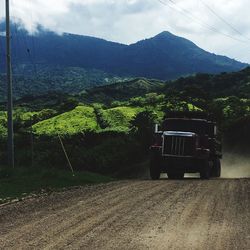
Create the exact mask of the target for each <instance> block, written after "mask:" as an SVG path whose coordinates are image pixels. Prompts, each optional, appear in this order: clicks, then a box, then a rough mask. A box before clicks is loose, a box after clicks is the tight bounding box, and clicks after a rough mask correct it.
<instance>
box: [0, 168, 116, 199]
mask: <svg viewBox="0 0 250 250" xmlns="http://www.w3.org/2000/svg"><path fill="white" fill-rule="evenodd" d="M112 180H113V179H112V178H111V177H107V176H103V175H99V174H94V173H90V172H75V176H74V177H73V176H72V173H71V172H70V171H68V170H58V169H37V168H33V169H30V168H16V169H13V170H9V169H6V168H0V203H3V202H5V201H8V200H11V199H14V198H22V197H24V196H27V195H28V194H30V193H33V192H34V193H35V192H41V191H42V190H57V189H61V188H65V187H72V186H81V185H86V184H98V183H105V182H109V181H112Z"/></svg>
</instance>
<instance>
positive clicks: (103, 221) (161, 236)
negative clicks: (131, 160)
mask: <svg viewBox="0 0 250 250" xmlns="http://www.w3.org/2000/svg"><path fill="white" fill-rule="evenodd" d="M249 194H250V179H218V180H209V181H201V180H199V179H185V180H180V181H175V180H167V179H163V180H159V181H149V180H129V181H119V182H113V183H109V184H101V185H97V186H88V187H82V188H77V189H72V190H68V191H65V192H61V193H52V194H51V195H49V196H41V197H38V198H30V199H27V200H24V201H22V202H17V203H14V204H10V205H5V206H1V207H0V249H119V250H120V249H143V250H144V249H192V250H193V249H202V250H203V249H209V250H210V249H214V250H216V249H219V250H222V249H240V250H244V249H250V195H249Z"/></svg>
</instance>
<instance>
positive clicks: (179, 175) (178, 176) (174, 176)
mask: <svg viewBox="0 0 250 250" xmlns="http://www.w3.org/2000/svg"><path fill="white" fill-rule="evenodd" d="M167 174H168V178H169V179H172V180H181V179H183V178H184V173H167Z"/></svg>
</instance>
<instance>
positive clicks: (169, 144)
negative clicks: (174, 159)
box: [163, 135, 194, 156]
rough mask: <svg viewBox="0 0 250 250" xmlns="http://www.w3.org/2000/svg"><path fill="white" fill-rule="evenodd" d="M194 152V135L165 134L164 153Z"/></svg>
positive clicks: (184, 154)
mask: <svg viewBox="0 0 250 250" xmlns="http://www.w3.org/2000/svg"><path fill="white" fill-rule="evenodd" d="M193 152H194V140H193V138H192V137H183V136H169V135H168V136H164V141H163V154H164V155H176V156H192V155H193Z"/></svg>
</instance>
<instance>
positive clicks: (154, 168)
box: [149, 155, 161, 180]
mask: <svg viewBox="0 0 250 250" xmlns="http://www.w3.org/2000/svg"><path fill="white" fill-rule="evenodd" d="M149 172H150V177H151V179H152V180H159V178H160V175H161V169H160V161H159V159H158V157H157V156H156V155H152V156H151V159H150V168H149Z"/></svg>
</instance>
